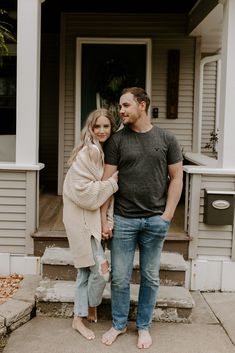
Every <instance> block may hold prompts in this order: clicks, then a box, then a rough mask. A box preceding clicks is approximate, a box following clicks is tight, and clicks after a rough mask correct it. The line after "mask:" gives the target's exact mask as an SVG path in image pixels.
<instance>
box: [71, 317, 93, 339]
mask: <svg viewBox="0 0 235 353" xmlns="http://www.w3.org/2000/svg"><path fill="white" fill-rule="evenodd" d="M72 328H73V329H74V330H76V331H78V332H79V333H80V334H81V335H82V336H83V337H85V338H86V339H87V340H93V339H94V338H95V334H94V332H93V331H91V330H90V329H89V328H87V327H86V326H85V325H84V324H83V322H82V317H80V316H74V319H73V323H72Z"/></svg>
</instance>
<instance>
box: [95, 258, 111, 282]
mask: <svg viewBox="0 0 235 353" xmlns="http://www.w3.org/2000/svg"><path fill="white" fill-rule="evenodd" d="M97 260H98V264H99V274H100V276H102V277H103V278H104V280H105V282H108V281H109V278H110V268H109V263H108V260H106V259H104V258H103V257H102V256H97Z"/></svg>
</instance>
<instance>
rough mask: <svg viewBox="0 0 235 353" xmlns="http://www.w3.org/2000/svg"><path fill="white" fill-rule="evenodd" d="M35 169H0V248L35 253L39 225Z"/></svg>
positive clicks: (12, 251) (6, 250) (1, 249)
mask: <svg viewBox="0 0 235 353" xmlns="http://www.w3.org/2000/svg"><path fill="white" fill-rule="evenodd" d="M36 173H37V172H34V171H22V172H20V171H14V170H13V171H11V172H10V171H4V170H1V171H0V252H9V253H16V254H21V253H22V254H32V251H33V246H32V245H33V244H32V238H31V234H32V232H33V230H35V227H36V195H37V183H36Z"/></svg>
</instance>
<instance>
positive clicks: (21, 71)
mask: <svg viewBox="0 0 235 353" xmlns="http://www.w3.org/2000/svg"><path fill="white" fill-rule="evenodd" d="M40 29H41V0H18V1H17V114H16V115H17V119H16V120H17V121H16V126H17V127H16V131H17V133H16V162H17V163H26V164H27V163H28V164H36V163H38V135H39V83H40V34H41V30H40Z"/></svg>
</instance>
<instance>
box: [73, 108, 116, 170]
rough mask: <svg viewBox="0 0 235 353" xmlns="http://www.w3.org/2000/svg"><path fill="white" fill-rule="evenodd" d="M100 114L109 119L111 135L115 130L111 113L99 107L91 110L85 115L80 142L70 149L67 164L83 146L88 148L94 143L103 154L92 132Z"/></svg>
mask: <svg viewBox="0 0 235 353" xmlns="http://www.w3.org/2000/svg"><path fill="white" fill-rule="evenodd" d="M100 116H105V117H106V118H107V119H109V121H110V124H111V135H112V134H113V133H114V132H115V130H116V123H115V118H114V116H113V115H112V113H111V112H110V111H109V110H107V109H105V108H100V109H96V110H93V111H92V112H91V113H90V114H89V115H88V117H87V120H86V123H85V126H84V127H83V129H82V131H81V134H80V143H79V144H78V145H77V146H76V147H75V148H74V149H73V150H72V153H71V156H70V158H69V160H68V165H69V166H70V165H71V164H72V163H73V161H74V159H75V158H76V156H77V154H78V152H79V151H80V150H81V149H82V148H83V147H84V146H87V147H88V148H89V147H90V146H91V145H92V144H94V145H96V146H97V147H98V148H99V150H100V152H101V154H102V155H103V149H102V147H101V145H100V143H99V141H98V139H97V138H96V135H95V134H94V126H95V124H96V121H97V119H98V118H99V117H100Z"/></svg>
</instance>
